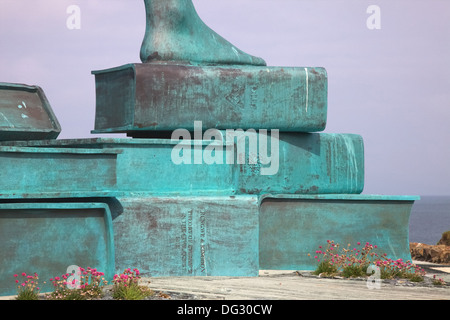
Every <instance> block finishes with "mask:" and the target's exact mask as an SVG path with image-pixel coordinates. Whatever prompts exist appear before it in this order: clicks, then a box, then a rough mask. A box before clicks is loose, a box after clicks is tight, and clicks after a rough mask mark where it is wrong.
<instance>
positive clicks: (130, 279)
mask: <svg viewBox="0 0 450 320" xmlns="http://www.w3.org/2000/svg"><path fill="white" fill-rule="evenodd" d="M139 280H140V275H139V270H138V269H133V270H131V269H130V268H128V269H125V270H124V272H123V273H121V274H120V275H117V274H116V275H114V279H113V284H114V285H113V289H112V292H113V298H114V299H116V300H142V299H144V298H146V297H148V296H151V295H153V294H154V292H153V291H152V290H150V288H148V287H146V286H141V285H139Z"/></svg>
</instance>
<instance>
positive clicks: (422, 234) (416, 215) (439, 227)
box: [409, 196, 450, 245]
mask: <svg viewBox="0 0 450 320" xmlns="http://www.w3.org/2000/svg"><path fill="white" fill-rule="evenodd" d="M448 230H450V196H421V197H420V200H417V201H415V202H414V205H413V207H412V210H411V216H410V220H409V241H410V242H420V243H424V244H429V245H435V244H436V243H437V242H438V241H439V239H441V236H442V233H443V232H445V231H448Z"/></svg>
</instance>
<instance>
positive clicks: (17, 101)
mask: <svg viewBox="0 0 450 320" xmlns="http://www.w3.org/2000/svg"><path fill="white" fill-rule="evenodd" d="M60 132H61V126H60V125H59V122H58V119H57V118H56V116H55V114H54V113H53V110H52V108H51V107H50V104H49V102H48V100H47V98H46V96H45V94H44V91H43V90H42V89H41V88H40V87H38V86H29V85H24V84H15V83H0V141H1V140H3V141H5V140H38V139H56V138H57V137H58V135H59V134H60Z"/></svg>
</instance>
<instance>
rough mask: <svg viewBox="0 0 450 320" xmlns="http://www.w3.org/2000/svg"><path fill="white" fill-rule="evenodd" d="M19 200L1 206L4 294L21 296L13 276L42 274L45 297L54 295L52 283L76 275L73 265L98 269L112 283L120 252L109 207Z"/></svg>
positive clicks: (0, 274)
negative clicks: (115, 244)
mask: <svg viewBox="0 0 450 320" xmlns="http://www.w3.org/2000/svg"><path fill="white" fill-rule="evenodd" d="M17 201H18V202H17ZM17 201H16V202H9V203H0V242H1V243H2V245H1V246H0V257H1V258H2V259H1V261H0V295H15V294H17V285H16V283H15V282H14V281H15V280H16V279H15V278H13V275H14V274H18V275H19V277H18V278H17V279H20V280H21V279H22V278H23V277H22V276H21V274H22V272H25V273H26V274H27V275H33V274H34V273H35V272H36V273H37V274H38V275H39V281H38V283H39V287H40V289H41V290H40V291H41V292H51V291H53V287H52V283H51V282H50V281H49V279H50V278H54V277H61V275H63V274H66V273H72V272H73V271H72V270H70V271H68V268H69V267H70V266H78V267H82V268H87V267H91V268H97V269H98V271H100V272H103V273H105V279H107V280H108V281H110V280H112V277H113V276H114V273H115V272H116V270H115V262H114V258H115V254H114V249H115V248H114V238H113V228H112V216H111V211H110V209H109V206H108V205H107V204H105V203H97V202H95V203H94V202H89V201H97V200H86V199H85V201H88V202H69V203H66V202H61V200H59V201H57V202H43V201H38V200H37V202H26V200H24V199H21V200H17ZM47 201H48V200H47ZM25 280H26V279H23V281H25ZM44 282H46V284H44ZM21 283H22V282H20V283H19V284H18V285H20V284H21Z"/></svg>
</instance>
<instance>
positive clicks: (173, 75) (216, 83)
mask: <svg viewBox="0 0 450 320" xmlns="http://www.w3.org/2000/svg"><path fill="white" fill-rule="evenodd" d="M93 73H94V74H95V78H96V93H97V103H96V119H95V130H94V131H93V133H113V132H126V133H129V135H130V136H139V137H153V134H154V132H161V131H173V130H176V129H178V128H183V129H187V130H189V131H193V130H194V121H202V124H203V128H204V129H205V130H206V129H209V128H216V129H233V128H241V129H247V128H252V129H260V128H263V129H279V130H280V131H294V132H316V131H322V130H323V129H325V126H326V118H327V85H328V80H327V73H326V70H325V69H323V68H292V67H289V68H287V67H256V66H239V67H237V66H220V67H219V66H214V67H211V66H184V65H166V64H129V65H125V66H122V67H118V68H113V69H109V70H103V71H94V72H93Z"/></svg>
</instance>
